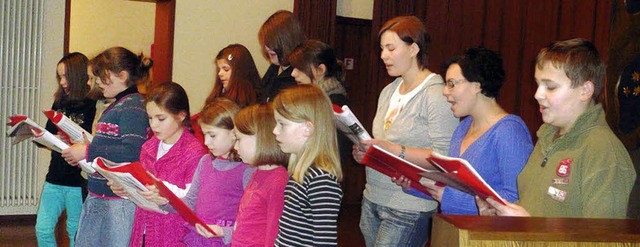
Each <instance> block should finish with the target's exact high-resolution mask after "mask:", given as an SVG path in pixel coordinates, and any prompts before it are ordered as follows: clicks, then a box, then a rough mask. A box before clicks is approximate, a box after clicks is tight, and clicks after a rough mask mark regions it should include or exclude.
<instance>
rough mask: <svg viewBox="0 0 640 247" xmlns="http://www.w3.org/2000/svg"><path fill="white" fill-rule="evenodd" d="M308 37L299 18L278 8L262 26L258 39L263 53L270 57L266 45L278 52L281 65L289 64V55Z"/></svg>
mask: <svg viewBox="0 0 640 247" xmlns="http://www.w3.org/2000/svg"><path fill="white" fill-rule="evenodd" d="M306 39H307V37H306V35H305V34H304V32H303V30H302V27H301V26H300V21H298V18H296V16H295V15H294V14H293V13H291V11H287V10H278V11H276V12H275V13H273V14H272V15H271V16H269V18H267V20H266V21H265V22H264V24H262V26H261V27H260V31H259V32H258V40H259V41H260V49H262V55H263V56H264V57H265V58H267V60H268V59H269V55H267V51H266V50H265V48H264V47H265V46H267V47H269V49H271V50H273V51H274V52H275V53H276V54H278V62H279V63H280V66H288V65H289V61H288V60H287V56H289V54H290V53H291V51H293V49H295V48H296V47H297V46H298V45H300V44H302V42H303V41H304V40H306Z"/></svg>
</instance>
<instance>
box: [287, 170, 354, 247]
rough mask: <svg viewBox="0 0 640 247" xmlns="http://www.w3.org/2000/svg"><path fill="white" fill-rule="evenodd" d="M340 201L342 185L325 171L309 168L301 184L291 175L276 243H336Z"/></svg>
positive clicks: (334, 244)
mask: <svg viewBox="0 0 640 247" xmlns="http://www.w3.org/2000/svg"><path fill="white" fill-rule="evenodd" d="M341 201H342V189H341V188H340V184H339V183H338V181H337V179H336V177H335V176H333V175H331V174H329V173H328V172H326V171H325V170H322V169H318V168H315V167H310V168H309V170H307V174H306V175H305V176H304V179H303V183H302V184H299V183H297V182H295V181H294V180H293V179H292V178H289V182H288V183H287V187H286V188H285V190H284V211H283V212H282V216H281V217H280V222H279V232H278V237H277V238H276V244H275V246H337V245H338V241H337V239H338V231H337V220H338V213H339V212H340V202H341Z"/></svg>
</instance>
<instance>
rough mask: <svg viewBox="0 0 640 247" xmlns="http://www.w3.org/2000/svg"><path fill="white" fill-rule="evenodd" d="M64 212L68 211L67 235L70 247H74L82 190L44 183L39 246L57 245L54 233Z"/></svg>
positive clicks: (38, 219)
mask: <svg viewBox="0 0 640 247" xmlns="http://www.w3.org/2000/svg"><path fill="white" fill-rule="evenodd" d="M62 210H66V211H67V234H68V235H69V246H71V247H73V246H74V245H75V242H74V236H75V235H76V229H77V228H78V220H79V218H80V211H81V210H82V188H81V187H71V186H62V185H56V184H51V183H48V182H44V188H43V189H42V196H41V197H40V205H39V206H38V215H37V218H36V237H37V238H38V246H56V245H57V244H56V238H55V236H54V231H55V228H56V224H57V223H58V218H59V217H60V214H62Z"/></svg>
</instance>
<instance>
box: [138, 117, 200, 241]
mask: <svg viewBox="0 0 640 247" xmlns="http://www.w3.org/2000/svg"><path fill="white" fill-rule="evenodd" d="M158 145H160V140H159V139H158V138H156V137H152V138H151V139H149V140H147V141H146V142H145V143H144V144H143V145H142V150H141V151H140V162H142V165H143V166H144V168H145V169H147V170H148V171H149V172H151V173H152V174H153V175H155V176H156V177H157V178H159V179H160V180H164V181H167V182H169V183H171V184H174V185H176V186H178V187H180V188H185V186H186V184H187V183H191V179H192V177H193V174H194V172H195V170H196V168H197V167H198V161H199V160H200V159H201V158H202V156H204V155H205V154H206V153H207V150H206V149H204V147H203V146H202V144H201V143H200V142H199V141H198V140H197V139H196V138H195V137H194V136H193V135H192V134H191V133H190V132H189V131H188V130H186V129H184V131H183V132H182V135H181V136H180V139H178V141H177V142H176V143H175V144H174V145H173V146H172V147H171V149H169V152H167V153H166V154H165V155H164V156H162V157H161V158H160V159H159V160H157V161H156V157H157V154H158ZM184 224H186V223H185V222H184V220H182V218H181V217H180V215H177V214H161V213H156V212H152V211H146V210H144V209H141V208H136V214H135V219H134V223H133V230H132V233H131V242H130V244H129V245H130V246H142V244H143V242H142V236H143V234H144V233H145V231H146V237H145V246H184V244H183V243H182V242H181V240H182V238H183V237H184V235H185V234H186V233H187V229H186V228H185V227H184V226H183V225H184Z"/></svg>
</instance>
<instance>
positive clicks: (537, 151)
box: [518, 104, 636, 218]
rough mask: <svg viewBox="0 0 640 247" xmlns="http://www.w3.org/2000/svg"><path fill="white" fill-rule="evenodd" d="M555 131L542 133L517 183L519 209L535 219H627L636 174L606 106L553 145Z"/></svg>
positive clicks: (587, 115)
mask: <svg viewBox="0 0 640 247" xmlns="http://www.w3.org/2000/svg"><path fill="white" fill-rule="evenodd" d="M557 130H558V128H556V127H553V126H551V125H549V124H543V125H542V126H541V127H540V129H539V130H538V132H537V135H538V142H537V143H536V146H535V148H534V150H533V152H532V153H531V157H529V161H528V162H527V165H526V166H525V168H524V170H522V173H520V175H519V177H518V189H519V191H520V201H519V203H518V204H519V205H521V206H523V207H524V208H525V209H527V211H529V213H530V214H531V215H532V216H540V217H581V218H625V217H626V213H627V204H628V201H629V193H630V192H631V188H632V186H633V183H634V182H635V179H636V173H635V170H634V168H633V164H632V162H631V158H630V157H629V153H628V152H627V150H626V149H625V147H624V146H623V145H622V143H621V142H620V140H618V138H617V137H616V136H615V135H614V134H613V132H612V131H611V129H610V128H609V126H608V125H607V122H606V120H605V114H604V110H603V109H602V105H600V104H597V105H595V106H592V107H590V108H588V109H587V110H586V111H585V112H584V113H583V114H582V115H581V116H580V117H578V119H577V120H576V122H575V125H574V127H573V128H571V129H570V130H569V132H567V133H566V134H565V135H564V136H562V137H560V138H558V139H556V140H554V135H555V133H556V132H557ZM551 194H554V195H553V196H552V195H551Z"/></svg>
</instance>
